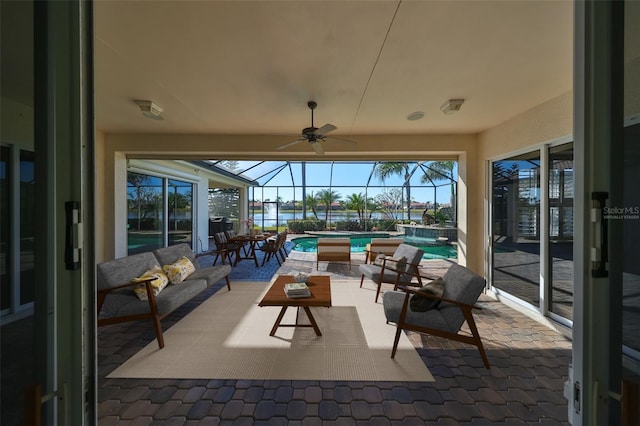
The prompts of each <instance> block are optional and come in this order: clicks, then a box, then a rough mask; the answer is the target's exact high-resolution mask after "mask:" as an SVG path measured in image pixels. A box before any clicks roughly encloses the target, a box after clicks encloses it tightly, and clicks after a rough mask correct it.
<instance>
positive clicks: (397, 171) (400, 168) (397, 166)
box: [373, 162, 417, 220]
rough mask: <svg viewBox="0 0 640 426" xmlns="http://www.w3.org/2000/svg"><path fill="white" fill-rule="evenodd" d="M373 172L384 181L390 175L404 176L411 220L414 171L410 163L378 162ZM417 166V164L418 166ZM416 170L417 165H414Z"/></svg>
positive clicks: (408, 214) (409, 218)
mask: <svg viewBox="0 0 640 426" xmlns="http://www.w3.org/2000/svg"><path fill="white" fill-rule="evenodd" d="M375 167H376V168H375V169H374V171H373V173H374V175H375V176H377V177H378V178H380V180H381V181H382V182H384V181H385V180H386V179H387V178H388V177H391V176H393V175H398V176H400V177H403V178H404V188H405V191H406V193H407V200H406V202H407V219H408V220H411V183H410V179H411V175H412V174H413V171H412V170H411V168H410V167H409V163H407V162H401V163H392V162H388V163H378V164H376V166H375ZM416 167H417V166H416ZM414 170H415V167H414Z"/></svg>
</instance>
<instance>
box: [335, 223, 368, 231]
mask: <svg viewBox="0 0 640 426" xmlns="http://www.w3.org/2000/svg"><path fill="white" fill-rule="evenodd" d="M336 229H337V230H338V231H362V226H360V222H358V221H357V220H340V221H338V222H336Z"/></svg>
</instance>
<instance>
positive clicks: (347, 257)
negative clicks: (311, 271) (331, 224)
mask: <svg viewBox="0 0 640 426" xmlns="http://www.w3.org/2000/svg"><path fill="white" fill-rule="evenodd" d="M323 261H327V262H349V270H351V240H350V239H349V238H318V255H317V257H316V269H318V263H319V262H323Z"/></svg>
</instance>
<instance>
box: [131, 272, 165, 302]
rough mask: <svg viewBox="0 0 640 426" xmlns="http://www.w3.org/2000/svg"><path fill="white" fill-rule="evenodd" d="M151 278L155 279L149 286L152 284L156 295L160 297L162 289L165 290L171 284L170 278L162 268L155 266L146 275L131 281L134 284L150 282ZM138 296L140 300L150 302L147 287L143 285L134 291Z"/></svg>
mask: <svg viewBox="0 0 640 426" xmlns="http://www.w3.org/2000/svg"><path fill="white" fill-rule="evenodd" d="M149 278H154V280H153V281H151V282H150V283H149V284H151V290H152V291H153V294H154V295H156V296H157V295H158V294H159V293H160V292H161V291H162V289H164V288H165V287H166V286H167V284H168V283H169V278H167V276H166V275H165V274H164V272H162V268H160V267H159V266H154V267H153V268H151V269H149V270H148V271H146V272H145V273H144V274H142V275H140V276H139V277H137V278H134V279H132V280H131V282H132V283H140V282H144V281H145V280H148V279H149ZM133 291H134V293H135V294H136V296H138V299H140V300H149V296H148V294H147V286H146V285H145V284H144V283H142V284H140V285H139V286H138V287H134V289H133Z"/></svg>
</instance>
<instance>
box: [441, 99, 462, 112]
mask: <svg viewBox="0 0 640 426" xmlns="http://www.w3.org/2000/svg"><path fill="white" fill-rule="evenodd" d="M463 103H464V99H449V100H448V101H446V102H445V103H443V104H442V105H440V111H442V112H443V113H445V114H453V113H454V112H457V111H460V108H462V104H463Z"/></svg>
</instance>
